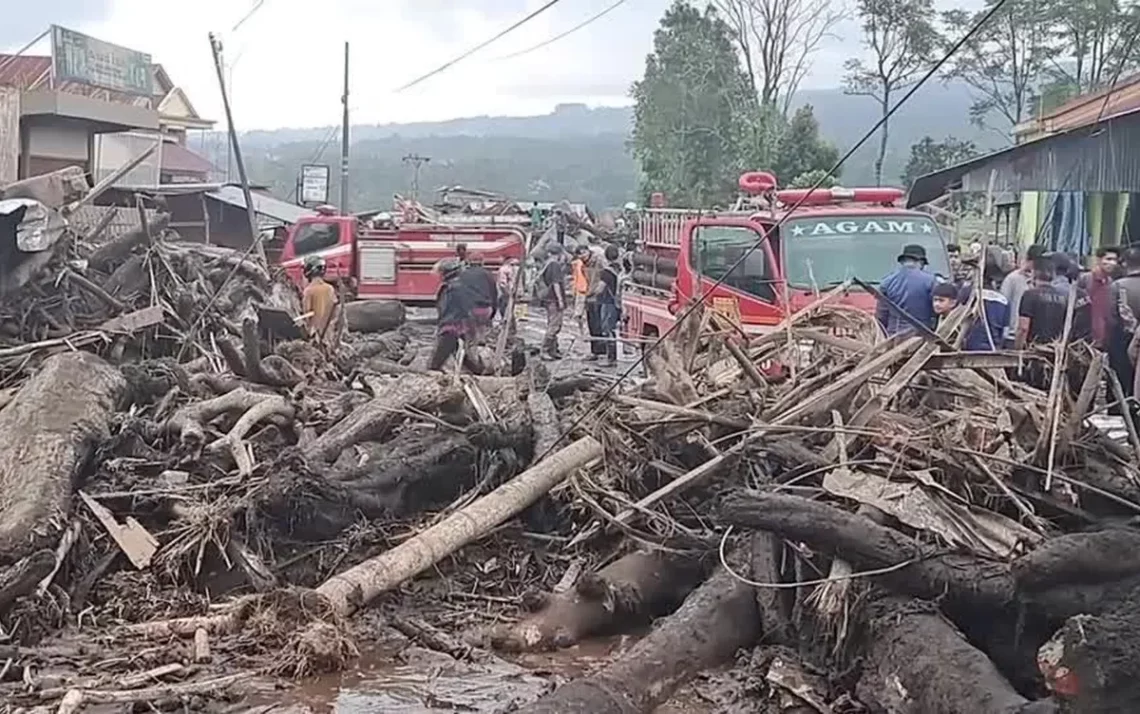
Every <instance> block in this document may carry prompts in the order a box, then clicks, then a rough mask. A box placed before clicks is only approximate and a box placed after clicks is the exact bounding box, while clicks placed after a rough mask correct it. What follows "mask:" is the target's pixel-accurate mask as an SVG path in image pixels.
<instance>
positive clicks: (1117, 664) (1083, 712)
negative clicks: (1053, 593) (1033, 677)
mask: <svg viewBox="0 0 1140 714" xmlns="http://www.w3.org/2000/svg"><path fill="white" fill-rule="evenodd" d="M1038 665H1039V666H1040V667H1041V669H1042V670H1043V672H1044V673H1045V674H1046V676H1047V677H1048V680H1049V684H1050V686H1051V688H1052V689H1053V690H1054V691H1055V692H1056V693H1057V696H1058V698H1060V699H1061V700H1063V702H1064V705H1065V711H1066V712H1070V713H1071V714H1132V713H1133V712H1137V711H1140V678H1137V676H1136V672H1137V670H1138V669H1140V612H1137V610H1136V602H1135V601H1130V602H1127V603H1125V604H1124V606H1122V607H1119V608H1117V609H1116V610H1115V611H1113V612H1110V613H1107V614H1104V615H1077V616H1076V617H1073V618H1070V619H1069V620H1068V621H1067V622H1066V623H1065V625H1064V627H1062V628H1061V630H1060V631H1059V632H1058V633H1057V635H1056V636H1055V637H1054V638H1053V639H1052V640H1050V641H1049V642H1048V643H1047V644H1046V645H1045V646H1044V647H1042V648H1041V653H1040V654H1039V655H1038Z"/></svg>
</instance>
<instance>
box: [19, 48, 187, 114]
mask: <svg viewBox="0 0 1140 714" xmlns="http://www.w3.org/2000/svg"><path fill="white" fill-rule="evenodd" d="M151 68H152V69H153V71H154V74H155V81H154V88H155V96H154V100H155V101H156V103H157V100H158V99H161V98H162V97H163V96H164V95H165V94H166V92H165V91H163V84H164V82H163V81H162V80H163V79H166V73H165V72H164V71H163V69H162V67H161V66H160V65H157V64H156V65H151ZM50 81H51V57H44V56H40V55H5V54H0V86H3V87H18V88H19V89H23V90H31V89H41V88H44V87H47V86H48V85H49V82H50ZM167 81H169V80H167ZM56 89H57V90H58V91H61V92H67V93H68V94H81V95H83V96H87V97H90V96H93V95H94V94H96V93H97V92H105V93H106V95H107V100H108V101H110V102H114V103H116V104H136V105H137V104H140V103H142V102H145V101H148V99H147V98H146V97H139V96H137V95H133V94H126V93H124V92H116V91H113V90H109V89H101V88H99V87H92V86H90V85H87V84H79V83H77V82H61V83H60V84H59V85H58V86H57V87H56Z"/></svg>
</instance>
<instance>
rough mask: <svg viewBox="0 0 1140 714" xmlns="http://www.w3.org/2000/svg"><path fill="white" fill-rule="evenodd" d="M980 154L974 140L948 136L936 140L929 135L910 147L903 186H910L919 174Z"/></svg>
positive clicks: (937, 169)
mask: <svg viewBox="0 0 1140 714" xmlns="http://www.w3.org/2000/svg"><path fill="white" fill-rule="evenodd" d="M977 155H978V147H977V146H975V145H974V142H972V141H963V140H961V139H956V138H954V137H953V136H948V137H946V138H945V139H943V140H942V141H935V140H934V139H933V138H931V137H929V136H924V137H922V141H919V142H917V143H915V144H914V145H913V146H911V147H910V160H909V161H907V163H906V168H905V169H904V170H903V173H902V176H901V178H902V183H903V186H907V187H909V186H910V185H911V184H913V183H914V180H915V179H917V178H918V177H919V176H924V175H926V174H929V173H934V172H935V171H941V170H942V169H944V168H946V167H948V166H953V165H955V164H960V163H962V162H963V161H968V160H970V159H972V158H974V157H975V156H977Z"/></svg>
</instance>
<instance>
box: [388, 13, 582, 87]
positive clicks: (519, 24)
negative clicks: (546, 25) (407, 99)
mask: <svg viewBox="0 0 1140 714" xmlns="http://www.w3.org/2000/svg"><path fill="white" fill-rule="evenodd" d="M559 2H561V0H548V1H547V2H546V4H544V5H543V6H542V7H540V8H538V9H537V10H535V11H533V12H531V13H530V14H529V15H527V16H526V17H524V18H522V19H521V20H518V21H516V22H515V23H514V24H513V25H511V26H510V27H508V28H506V29H505V30H502V31H500V32H499V33H498V34H496V35H495V36H494V37H492V38H491V39H489V40H484V41H483V42H480V43H479V44H477V45H475V46H474V47H472V48H471V49H469V50H467V51H466V52H464V53H463V54H461V55H459V56H458V57H456V58H455V59H452V60H448V61H447V62H444V63H443V64H441V65H440V66H438V67H436V68H435V69H433V70H432V71H430V72H428V73H427V74H424V75H421V76H419V77H416V78H415V79H413V80H412V81H410V82H408V83H407V84H405V85H404V86H402V87H400V88H398V89H395V90H393V92H402V91H404V90H405V89H411V88H412V87H414V86H416V85H417V84H420V83H421V82H425V81H427V80H429V79H431V78H432V77H434V76H436V75H437V74H439V73H440V72H443V71H445V70H447V69H449V68H451V67H453V66H455V65H457V64H459V63H460V62H462V61H463V60H465V59H467V58H468V57H470V56H471V55H473V54H475V53H476V52H478V51H479V50H481V49H483V48H484V47H486V46H487V45H489V44H491V43H493V42H495V41H496V40H499V39H500V38H502V37H504V36H506V35H507V34H509V33H511V32H514V31H515V30H517V29H518V28H520V27H522V26H523V25H525V24H526V23H528V22H530V21H531V20H533V19H534V18H536V17H538V16H539V15H541V14H542V13H544V12H546V11H547V10H549V9H550V8H552V7H554V6H555V5H557V4H558V3H559Z"/></svg>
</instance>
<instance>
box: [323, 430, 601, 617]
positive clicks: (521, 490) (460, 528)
mask: <svg viewBox="0 0 1140 714" xmlns="http://www.w3.org/2000/svg"><path fill="white" fill-rule="evenodd" d="M601 455H602V445H601V444H600V443H598V441H597V440H595V439H594V438H593V437H588V436H587V437H583V438H581V439H579V440H578V441H575V442H574V443H572V444H570V445H569V446H566V447H565V448H563V449H561V450H559V451H557V452H555V453H553V454H551V455H550V456H548V457H547V458H545V459H543V460H542V461H540V462H539V463H537V464H535V465H534V466H531V467H530V468H529V469H527V470H526V471H524V472H522V473H521V474H519V475H518V476H516V477H515V478H513V479H512V480H510V481H508V482H507V483H505V484H503V485H502V486H499V487H498V488H496V489H495V490H494V491H492V492H491V493H489V494H487V495H486V496H483V497H482V498H480V499H478V500H477V501H475V502H474V503H472V504H470V505H469V506H467V507H466V508H463V509H461V510H459V511H456V512H455V513H452V514H451V515H450V516H448V517H447V518H445V519H444V520H442V521H440V522H439V523H437V524H435V525H434V526H432V527H431V528H428V529H427V530H425V531H423V532H422V533H420V534H419V535H417V536H416V537H414V538H411V539H409V540H406V541H404V542H403V543H401V544H400V545H398V546H396V547H395V548H393V549H391V550H389V551H386V552H384V553H381V554H380V555H378V556H376V557H375V558H371V559H369V560H366V561H364V562H363V563H360V564H359V565H357V566H355V567H353V568H350V569H349V570H347V571H345V572H343V573H341V574H339V575H334V576H333V577H332V578H330V579H328V580H327V581H325V582H324V584H322V585H321V586H320V587H319V588H317V592H318V593H320V594H321V595H323V596H324V597H325V598H327V599H328V601H329V602H330V604H331V605H332V607H333V608H334V609H335V610H336V611H337V612H338V613H340V614H342V615H347V614H350V613H351V612H352V611H353V610H355V609H356V608H358V607H360V606H362V605H365V604H367V603H368V602H369V601H371V600H372V599H373V598H375V597H376V596H377V595H379V594H380V593H382V592H385V591H386V590H389V589H391V588H393V587H396V586H397V585H399V584H400V583H402V582H404V581H405V580H407V579H408V578H411V577H413V576H415V575H417V574H419V573H421V572H423V571H424V570H426V569H427V568H429V567H431V566H432V565H434V564H436V563H438V562H439V561H440V560H442V559H443V558H445V557H447V556H448V555H450V554H451V553H453V552H455V551H456V550H458V549H459V548H462V547H463V546H465V545H467V544H468V543H471V542H472V541H474V540H477V539H479V538H481V537H483V536H484V535H485V534H486V533H487V532H488V531H489V530H491V529H492V528H494V527H495V526H497V525H499V524H500V523H502V522H504V521H506V520H507V519H508V518H511V517H512V516H514V515H517V514H518V513H519V512H521V511H522V510H523V509H525V508H526V507H527V506H529V505H531V504H532V503H534V502H535V501H537V500H538V499H539V498H540V497H541V496H542V495H543V494H545V493H546V492H547V491H549V490H550V489H551V488H553V487H554V486H555V485H557V484H558V483H560V482H561V481H563V480H564V479H565V478H567V477H568V476H570V474H572V473H573V472H574V471H576V470H577V469H579V468H581V467H583V466H585V465H586V464H588V463H589V462H591V461H593V460H594V459H596V458H598V457H599V456H601Z"/></svg>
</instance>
